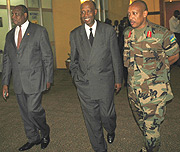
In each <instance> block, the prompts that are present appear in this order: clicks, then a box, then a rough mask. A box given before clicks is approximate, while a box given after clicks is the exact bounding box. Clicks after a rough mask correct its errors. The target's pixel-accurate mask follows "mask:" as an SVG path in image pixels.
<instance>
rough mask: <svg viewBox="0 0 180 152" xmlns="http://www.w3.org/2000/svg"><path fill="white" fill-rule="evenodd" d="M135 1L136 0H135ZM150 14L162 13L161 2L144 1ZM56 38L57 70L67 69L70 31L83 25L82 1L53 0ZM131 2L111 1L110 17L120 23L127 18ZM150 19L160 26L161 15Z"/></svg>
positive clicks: (124, 0) (152, 16) (155, 0)
mask: <svg viewBox="0 0 180 152" xmlns="http://www.w3.org/2000/svg"><path fill="white" fill-rule="evenodd" d="M133 1H134V0H133ZM144 1H145V2H146V3H147V5H148V8H149V12H154V11H160V8H159V0H153V1H152V0H144ZM52 5H53V20H54V37H55V49H56V50H55V51H56V63H57V68H66V66H65V60H66V59H67V58H68V53H69V52H70V45H69V34H70V31H71V30H73V29H74V28H75V27H77V26H79V25H80V24H81V22H80V0H52ZM128 5H129V0H109V6H108V8H109V14H108V17H109V18H110V19H111V20H112V21H113V22H114V20H118V21H120V20H121V19H122V18H123V17H124V16H127V9H128ZM148 19H149V20H150V21H152V22H155V23H157V24H160V15H150V16H149V17H148Z"/></svg>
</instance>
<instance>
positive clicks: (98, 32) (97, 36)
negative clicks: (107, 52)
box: [89, 21, 103, 64]
mask: <svg viewBox="0 0 180 152" xmlns="http://www.w3.org/2000/svg"><path fill="white" fill-rule="evenodd" d="M102 38H103V33H102V30H101V23H99V22H98V21H97V27H96V32H95V36H94V40H93V45H92V47H91V54H90V57H89V64H90V63H91V61H92V60H93V59H94V56H95V55H96V54H97V53H96V51H97V49H96V47H97V46H99V45H102V44H101V40H102Z"/></svg>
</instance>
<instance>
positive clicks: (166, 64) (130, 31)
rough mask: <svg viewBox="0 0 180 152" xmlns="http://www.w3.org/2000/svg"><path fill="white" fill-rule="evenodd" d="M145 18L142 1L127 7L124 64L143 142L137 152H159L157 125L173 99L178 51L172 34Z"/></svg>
mask: <svg viewBox="0 0 180 152" xmlns="http://www.w3.org/2000/svg"><path fill="white" fill-rule="evenodd" d="M147 15H148V8H147V5H146V3H145V2H144V1H134V2H133V3H132V4H131V5H130V6H129V8H128V18H129V21H130V23H131V27H128V28H127V29H126V30H125V32H124V35H125V37H124V40H125V44H124V45H125V46H124V65H125V66H126V67H127V68H128V97H129V102H130V107H131V109H132V112H133V115H134V118H135V120H136V121H137V124H138V126H139V127H140V129H141V130H142V132H143V135H144V140H145V147H144V148H143V149H141V151H140V152H143V151H148V152H159V148H160V132H159V131H160V124H161V123H162V121H163V120H164V115H165V109H166V102H167V101H169V100H171V99H172V98H173V94H172V92H171V87H170V84H169V81H170V65H171V64H173V63H174V62H175V61H177V59H178V58H179V48H178V44H177V42H176V38H175V36H174V34H173V33H172V32H170V31H168V30H167V29H166V28H164V27H162V26H159V25H156V24H153V23H151V22H149V21H148V20H147Z"/></svg>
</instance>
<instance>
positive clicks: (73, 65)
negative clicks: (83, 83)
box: [70, 32, 79, 78]
mask: <svg viewBox="0 0 180 152" xmlns="http://www.w3.org/2000/svg"><path fill="white" fill-rule="evenodd" d="M70 45H71V62H70V71H71V76H72V78H74V76H75V75H76V73H77V71H78V69H79V61H78V57H79V55H78V51H77V47H76V43H75V40H74V37H73V32H71V33H70Z"/></svg>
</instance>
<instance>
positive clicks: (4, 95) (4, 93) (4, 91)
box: [3, 85, 9, 100]
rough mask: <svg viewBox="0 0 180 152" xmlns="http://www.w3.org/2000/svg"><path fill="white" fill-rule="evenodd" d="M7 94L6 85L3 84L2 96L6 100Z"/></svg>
mask: <svg viewBox="0 0 180 152" xmlns="http://www.w3.org/2000/svg"><path fill="white" fill-rule="evenodd" d="M8 96H9V92H8V86H7V85H3V98H4V99H5V100H6V99H7V97H8Z"/></svg>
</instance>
